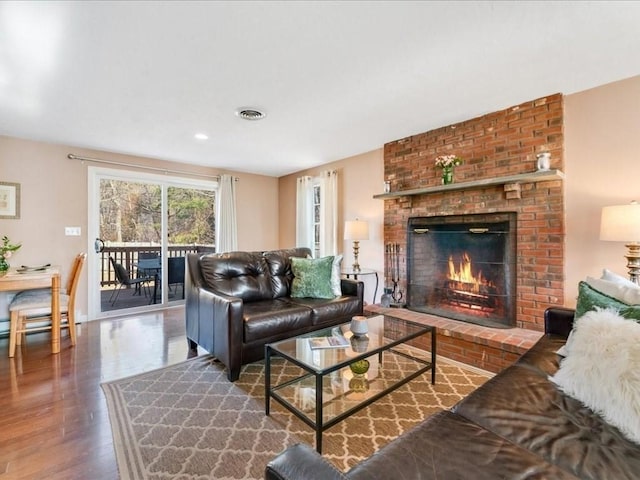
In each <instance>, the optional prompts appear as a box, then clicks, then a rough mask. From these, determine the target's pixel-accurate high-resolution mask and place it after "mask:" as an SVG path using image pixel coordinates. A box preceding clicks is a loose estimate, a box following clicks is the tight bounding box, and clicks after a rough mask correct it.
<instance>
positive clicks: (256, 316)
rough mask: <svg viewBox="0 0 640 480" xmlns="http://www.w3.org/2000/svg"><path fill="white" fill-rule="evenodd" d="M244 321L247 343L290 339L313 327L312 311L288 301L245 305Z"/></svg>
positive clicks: (268, 301)
mask: <svg viewBox="0 0 640 480" xmlns="http://www.w3.org/2000/svg"><path fill="white" fill-rule="evenodd" d="M243 320H244V342H245V343H251V342H256V341H260V342H263V343H264V342H265V341H266V340H270V339H273V338H274V337H279V336H280V337H282V336H286V337H290V336H292V335H297V334H298V333H299V331H300V330H303V331H304V329H308V328H309V327H311V326H312V322H311V310H310V309H309V308H307V307H304V306H302V305H296V304H294V303H290V302H287V301H286V299H275V300H262V301H258V302H251V303H245V304H244V308H243Z"/></svg>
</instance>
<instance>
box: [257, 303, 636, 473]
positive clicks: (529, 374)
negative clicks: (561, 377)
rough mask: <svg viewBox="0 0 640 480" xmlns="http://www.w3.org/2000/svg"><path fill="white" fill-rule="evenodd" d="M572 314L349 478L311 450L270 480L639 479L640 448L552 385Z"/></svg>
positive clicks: (548, 324)
mask: <svg viewBox="0 0 640 480" xmlns="http://www.w3.org/2000/svg"><path fill="white" fill-rule="evenodd" d="M573 315H574V311H573V310H570V309H565V308H550V309H548V310H547V311H546V312H545V333H546V334H545V336H543V337H542V338H541V339H540V340H539V341H538V342H537V343H536V345H534V347H533V348H531V350H529V351H528V352H527V353H526V354H524V355H523V356H522V357H521V358H520V359H519V360H518V361H517V362H516V363H515V364H513V365H512V366H510V367H508V368H506V369H505V370H503V371H502V372H501V373H499V374H498V375H496V376H495V377H493V378H492V379H491V380H489V381H488V382H487V383H485V384H484V385H483V386H482V387H480V388H479V389H477V390H476V391H475V392H473V393H472V394H470V395H469V396H468V397H466V398H465V399H463V400H462V401H460V402H459V403H458V404H457V405H456V406H455V407H454V408H452V409H451V411H442V412H439V413H437V414H435V415H433V416H431V417H429V418H427V419H426V420H424V421H423V422H422V423H420V424H419V425H417V426H416V427H414V428H412V429H411V430H409V431H408V432H406V433H404V434H403V435H401V436H400V437H398V438H397V439H395V440H394V441H392V442H391V443H389V444H388V445H386V446H384V447H383V448H381V449H380V450H379V451H378V452H376V453H375V454H374V455H372V456H371V457H369V458H367V459H365V460H364V461H362V462H360V463H359V464H357V465H356V466H354V467H353V468H352V469H351V470H349V471H348V472H346V473H344V474H343V473H342V472H340V471H338V470H337V469H335V468H334V467H333V466H332V465H331V464H330V463H329V462H327V461H326V460H325V459H323V458H322V457H321V456H320V455H318V454H317V453H316V452H315V450H313V449H312V448H311V447H309V446H308V445H304V444H298V445H295V446H293V447H290V448H288V449H287V450H285V451H284V452H283V453H281V454H280V455H279V456H278V457H276V458H275V459H274V460H273V461H271V462H270V463H269V464H268V466H267V468H266V470H265V478H266V479H269V480H293V479H296V480H301V479H305V480H313V479H318V480H320V479H322V480H331V479H345V478H348V479H363V480H364V479H367V480H376V479H380V480H388V479H396V478H401V479H404V480H412V479H421V480H427V479H433V480H435V479H438V480H450V479H461V480H462V479H464V480H466V479H474V480H481V479H486V480H496V479H513V480H515V479H518V480H524V479H554V480H555V479H576V478H579V479H589V480H607V479H615V480H627V479H628V480H631V479H638V478H640V445H637V444H635V443H633V442H631V441H630V440H627V439H626V438H625V437H623V436H622V435H621V433H620V432H619V430H618V429H617V428H615V427H613V426H610V425H608V424H607V423H605V422H604V420H602V418H601V417H599V416H598V415H596V414H595V413H593V412H592V411H591V410H590V409H589V408H587V407H585V406H583V405H582V404H581V403H580V402H579V401H578V400H575V399H573V398H571V397H569V396H567V395H565V394H563V393H562V392H561V391H560V390H559V389H558V388H557V387H556V386H555V385H554V384H553V383H552V382H551V381H550V380H549V379H548V377H549V375H552V374H554V373H555V372H556V371H557V369H558V360H559V358H560V357H559V356H558V355H557V354H556V353H555V352H556V351H557V350H558V348H560V346H561V345H563V344H564V343H565V341H566V338H567V336H568V334H569V332H570V330H571V325H572V322H573Z"/></svg>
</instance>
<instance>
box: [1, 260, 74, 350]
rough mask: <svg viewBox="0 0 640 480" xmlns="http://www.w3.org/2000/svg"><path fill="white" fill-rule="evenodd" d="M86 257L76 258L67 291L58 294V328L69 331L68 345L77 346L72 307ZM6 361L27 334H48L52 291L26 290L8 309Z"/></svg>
mask: <svg viewBox="0 0 640 480" xmlns="http://www.w3.org/2000/svg"><path fill="white" fill-rule="evenodd" d="M86 259H87V254H86V253H80V254H78V255H76V258H75V259H74V261H73V265H72V266H71V272H70V274H69V280H68V281H67V288H66V290H63V292H65V293H60V328H61V329H62V328H68V329H69V337H70V338H71V345H75V344H76V319H75V304H76V292H77V290H78V282H79V280H80V272H81V271H82V266H83V265H84V262H85V260H86ZM9 312H10V326H9V357H13V356H14V355H15V351H16V345H21V344H22V339H23V337H25V338H26V334H27V333H28V332H39V331H45V330H51V289H44V290H25V291H24V292H20V293H18V294H17V295H16V296H15V297H14V298H13V300H12V301H11V304H10V305H9Z"/></svg>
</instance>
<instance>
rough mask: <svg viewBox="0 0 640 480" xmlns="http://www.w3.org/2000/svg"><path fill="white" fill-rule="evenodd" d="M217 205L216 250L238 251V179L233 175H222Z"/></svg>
mask: <svg viewBox="0 0 640 480" xmlns="http://www.w3.org/2000/svg"><path fill="white" fill-rule="evenodd" d="M216 207H217V208H216V252H233V251H236V250H238V222H237V219H236V179H235V177H233V176H232V175H220V187H219V188H218V198H217V199H216Z"/></svg>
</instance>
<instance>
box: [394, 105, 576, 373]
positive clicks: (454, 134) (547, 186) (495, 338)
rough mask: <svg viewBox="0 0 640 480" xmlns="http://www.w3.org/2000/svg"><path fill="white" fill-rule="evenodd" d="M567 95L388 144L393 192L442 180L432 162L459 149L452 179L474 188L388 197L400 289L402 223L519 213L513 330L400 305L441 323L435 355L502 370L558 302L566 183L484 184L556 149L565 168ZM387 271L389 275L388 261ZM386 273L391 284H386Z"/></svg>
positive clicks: (558, 165) (528, 167) (527, 167)
mask: <svg viewBox="0 0 640 480" xmlns="http://www.w3.org/2000/svg"><path fill="white" fill-rule="evenodd" d="M562 100H563V99H562V95H561V94H555V95H551V96H548V97H544V98H540V99H537V100H533V101H530V102H525V103H522V104H520V105H516V106H513V107H510V108H507V109H505V110H501V111H498V112H494V113H490V114H487V115H483V116H481V117H478V118H474V119H471V120H467V121H464V122H461V123H458V124H455V125H450V126H447V127H442V128H439V129H436V130H432V131H429V132H426V133H422V134H419V135H414V136H411V137H407V138H403V139H401V140H397V141H394V142H390V143H388V144H386V145H385V146H384V171H385V180H388V181H390V182H391V192H392V193H397V192H403V191H406V190H414V191H415V190H416V189H418V190H420V189H424V188H428V187H433V186H436V185H439V184H440V174H441V171H440V170H438V169H436V167H435V164H434V162H435V158H436V157H437V156H439V155H448V154H454V155H457V156H458V157H460V158H462V159H463V161H464V164H463V165H461V166H459V167H457V168H456V169H455V182H456V184H464V183H465V182H470V183H469V188H466V187H465V188H460V189H457V190H452V191H438V190H436V191H433V192H428V193H418V194H411V195H401V196H395V197H391V198H385V200H384V239H385V243H398V244H400V245H401V266H400V281H399V287H400V288H401V289H402V290H403V291H405V292H406V258H405V254H406V245H407V239H406V231H407V230H406V229H407V221H408V219H409V218H410V217H416V216H436V215H437V216H441V215H464V214H472V213H494V212H515V213H516V214H517V222H516V223H517V252H516V256H517V266H516V286H517V287H516V288H517V292H516V318H515V324H516V327H517V328H513V329H506V330H505V329H493V328H488V327H481V326H477V325H471V324H466V323H464V322H457V321H453V320H448V319H443V318H440V317H436V316H433V315H427V314H422V313H414V312H406V311H403V312H402V314H403V315H405V314H406V315H412V318H411V319H412V320H415V321H427V322H428V323H429V324H432V322H433V324H436V326H437V327H439V328H442V331H441V332H440V336H441V337H442V338H441V343H440V352H439V353H441V354H442V355H445V356H449V357H450V358H453V359H456V360H460V361H463V362H466V363H470V364H473V365H477V366H478V367H480V368H484V369H486V370H489V371H499V370H500V369H501V368H504V367H505V366H506V365H508V364H510V363H511V362H512V361H513V360H515V359H516V358H517V357H518V356H519V355H520V354H521V353H523V352H524V351H526V349H527V348H529V347H530V346H531V345H532V344H533V343H534V342H535V340H537V338H538V337H539V336H540V332H541V331H542V330H543V329H544V319H543V315H544V311H545V309H546V308H548V307H550V306H556V305H561V304H562V301H563V299H564V196H563V183H562V180H561V179H553V180H549V181H541V182H522V183H518V184H517V185H510V186H509V188H505V186H504V185H495V184H489V185H481V184H480V185H479V183H482V182H478V181H481V180H486V179H495V178H498V177H507V176H514V175H519V174H526V173H530V172H535V171H536V154H537V153H540V152H543V151H548V152H550V153H551V168H552V169H558V170H562V168H563V167H564V160H563V141H564V137H563V102H562ZM473 182H476V183H473ZM458 186H459V185H458ZM516 187H517V188H516ZM514 192H515V193H514ZM386 268H387V275H388V272H389V270H388V268H389V267H388V266H386ZM388 278H389V277H387V280H386V284H387V285H390V282H389V280H388ZM394 310H395V309H394ZM413 315H415V317H414V316H413ZM420 318H422V319H425V318H426V319H427V320H420ZM442 322H445V323H442Z"/></svg>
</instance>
